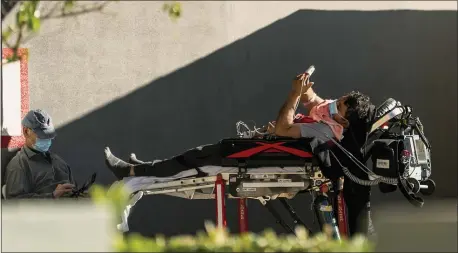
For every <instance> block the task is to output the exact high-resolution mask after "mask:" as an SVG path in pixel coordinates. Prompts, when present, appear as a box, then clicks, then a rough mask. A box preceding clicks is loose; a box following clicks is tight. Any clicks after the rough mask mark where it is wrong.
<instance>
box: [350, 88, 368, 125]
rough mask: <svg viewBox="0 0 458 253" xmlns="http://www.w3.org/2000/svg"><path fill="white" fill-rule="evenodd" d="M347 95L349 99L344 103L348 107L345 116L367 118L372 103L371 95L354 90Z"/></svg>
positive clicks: (357, 118) (358, 118)
mask: <svg viewBox="0 0 458 253" xmlns="http://www.w3.org/2000/svg"><path fill="white" fill-rule="evenodd" d="M346 96H347V100H346V101H345V103H344V104H345V105H346V106H347V107H348V108H347V113H346V115H345V118H347V119H353V120H362V119H366V118H367V117H368V116H369V115H368V114H369V108H370V106H371V105H372V103H371V102H370V98H369V96H367V95H364V94H362V93H361V92H359V91H352V92H350V93H348V94H347V95H346Z"/></svg>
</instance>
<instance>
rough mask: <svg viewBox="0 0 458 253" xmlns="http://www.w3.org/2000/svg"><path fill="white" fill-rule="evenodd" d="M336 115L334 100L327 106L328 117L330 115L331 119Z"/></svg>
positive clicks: (335, 102) (335, 101)
mask: <svg viewBox="0 0 458 253" xmlns="http://www.w3.org/2000/svg"><path fill="white" fill-rule="evenodd" d="M338 113H339V112H338V111H337V100H334V101H332V102H331V103H330V104H329V115H331V117H332V116H333V115H334V114H338Z"/></svg>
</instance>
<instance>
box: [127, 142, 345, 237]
mask: <svg viewBox="0 0 458 253" xmlns="http://www.w3.org/2000/svg"><path fill="white" fill-rule="evenodd" d="M307 141H308V140H306V139H304V140H294V139H278V138H272V139H262V140H260V139H256V141H253V140H252V139H225V140H223V141H222V142H221V144H222V152H223V155H224V156H223V157H224V159H223V162H222V165H223V166H204V167H201V168H199V171H200V173H203V174H205V175H206V176H204V177H198V176H197V175H198V173H199V172H198V171H197V170H195V169H191V170H188V171H183V172H181V173H180V174H179V175H176V176H175V177H170V178H155V177H130V178H125V179H124V180H123V184H124V186H126V189H127V190H128V191H129V193H130V194H132V195H133V197H132V199H131V202H130V203H129V205H128V206H127V208H126V211H125V213H124V216H123V219H122V220H123V222H122V223H121V224H120V225H118V228H119V229H120V230H121V231H127V230H128V225H127V220H128V216H129V213H130V209H131V208H132V207H133V206H134V205H135V203H137V201H139V200H140V199H141V198H142V197H143V196H144V195H158V194H161V195H169V196H173V197H179V198H185V199H192V200H196V199H214V200H215V208H216V225H217V226H220V227H225V226H226V207H225V206H226V205H225V203H226V201H227V199H238V212H239V215H238V218H239V229H240V232H241V233H243V232H246V231H248V209H247V205H246V203H247V199H255V200H257V201H259V202H260V203H261V204H262V205H263V206H265V207H266V208H267V209H268V210H269V211H270V212H271V213H272V215H273V216H274V217H275V219H276V222H277V223H278V224H280V225H281V226H282V227H283V228H285V229H286V230H287V231H288V232H293V231H294V228H293V227H291V226H290V225H288V224H287V223H286V222H285V221H284V220H283V219H282V218H281V217H280V215H279V214H278V212H277V211H276V210H275V209H274V208H273V206H272V204H271V202H272V201H273V200H277V199H278V200H279V201H280V202H281V203H282V205H283V206H284V207H285V208H286V209H287V211H288V213H289V214H290V215H291V216H292V218H293V220H294V223H295V224H296V225H297V224H301V225H303V226H305V227H307V226H306V225H305V223H304V222H303V221H302V220H301V219H300V217H299V216H298V215H297V213H296V212H295V211H294V208H293V207H292V206H291V205H290V204H289V203H288V199H292V198H294V197H295V196H296V195H297V194H300V193H310V194H312V195H313V196H314V199H316V200H317V201H318V200H320V201H327V203H325V204H323V206H322V207H321V206H320V207H318V208H319V209H320V210H321V211H320V212H322V213H330V214H329V215H326V214H318V213H317V215H318V218H319V219H318V221H319V222H320V225H324V224H323V223H324V222H326V223H330V225H331V226H333V227H335V230H336V229H337V224H336V220H335V218H334V217H335V216H334V214H333V210H334V208H333V207H332V201H330V200H329V199H328V198H327V197H328V194H330V193H331V192H333V191H334V187H333V184H332V182H331V181H330V180H329V179H327V178H326V177H325V176H324V175H323V173H322V171H321V169H320V166H319V165H318V161H317V160H316V159H315V158H314V157H313V155H312V154H311V153H310V152H307V151H304V150H307V149H308V148H306V146H307V143H308V142H307ZM280 164H287V165H288V166H284V167H283V166H282V167H280ZM275 165H277V166H275ZM323 198H324V199H323ZM315 204H316V205H318V203H315ZM321 204H322V203H321ZM321 204H320V205H321ZM341 204H342V205H343V203H341ZM339 209H340V210H341V215H342V214H344V210H345V208H339ZM320 217H321V218H320ZM345 219H346V218H341V219H340V220H342V221H344V220H345ZM341 227H342V229H344V228H345V227H346V226H343V225H342V226H341ZM309 232H310V233H312V231H311V230H310V229H309ZM342 233H344V234H345V233H346V230H344V231H340V233H339V231H335V233H334V235H335V237H336V238H339V237H340V235H341V234H342Z"/></svg>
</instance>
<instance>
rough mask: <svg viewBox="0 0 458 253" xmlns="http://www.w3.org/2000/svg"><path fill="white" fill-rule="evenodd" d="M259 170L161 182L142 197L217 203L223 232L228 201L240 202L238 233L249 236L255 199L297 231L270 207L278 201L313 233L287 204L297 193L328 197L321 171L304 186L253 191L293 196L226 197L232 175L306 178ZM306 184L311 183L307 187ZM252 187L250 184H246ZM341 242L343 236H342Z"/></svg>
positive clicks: (341, 220)
mask: <svg viewBox="0 0 458 253" xmlns="http://www.w3.org/2000/svg"><path fill="white" fill-rule="evenodd" d="M255 171H256V169H254V170H250V172H246V171H244V172H241V171H240V170H239V172H238V173H234V172H228V173H219V174H217V175H215V176H207V177H200V178H184V179H179V180H174V181H170V182H162V183H156V184H153V185H152V186H151V187H149V188H148V189H147V190H141V192H142V194H143V195H169V196H173V197H179V198H185V199H190V200H194V199H215V211H216V213H215V216H216V226H217V227H220V228H226V227H227V221H226V200H227V199H237V200H238V208H237V209H238V223H239V224H238V225H239V233H245V232H248V231H249V230H248V227H249V226H248V207H247V199H249V198H251V199H256V200H258V201H259V202H260V203H261V204H262V205H263V206H264V207H266V208H267V209H268V210H269V212H271V214H272V215H273V216H274V217H275V219H276V223H278V224H279V225H281V226H282V227H283V228H284V229H285V230H287V231H288V232H291V233H294V229H293V228H292V227H291V226H289V225H288V224H287V223H286V222H284V221H283V219H282V218H281V217H280V215H279V214H278V212H276V211H275V209H274V208H273V206H272V204H271V200H276V199H279V200H280V202H281V204H282V205H283V206H284V207H285V208H286V209H287V211H288V213H289V214H290V215H291V217H292V218H293V223H294V224H296V225H302V226H304V227H306V229H308V231H309V232H310V233H312V230H311V229H309V228H307V226H306V225H305V223H304V222H303V221H302V220H301V218H300V217H299V215H298V214H297V213H296V212H295V211H294V209H293V207H292V206H291V205H290V204H289V203H288V201H287V199H292V198H294V197H295V196H296V195H297V194H298V193H302V192H310V193H312V194H326V193H327V192H328V191H329V190H330V189H332V188H333V187H332V182H331V181H330V180H328V179H326V178H324V176H323V174H322V173H321V171H315V172H313V173H312V174H313V175H311V176H310V177H307V176H306V177H304V178H303V179H304V182H303V183H302V184H300V182H265V183H263V182H261V183H260V182H256V183H252V185H248V186H251V187H280V188H285V189H286V188H287V187H290V188H295V190H294V191H293V192H284V193H280V194H274V195H271V196H258V197H245V198H242V197H237V196H232V195H231V194H229V193H226V187H228V186H229V184H230V182H229V178H230V175H234V174H240V173H245V174H275V175H278V174H288V175H301V176H304V175H306V173H305V171H304V172H258V173H257V172H255ZM305 180H309V181H311V182H312V183H311V184H310V185H309V186H308V187H306V183H305ZM245 184H250V183H245ZM341 185H343V184H339V190H340V192H339V193H338V194H337V200H338V201H337V213H336V216H337V220H338V227H339V231H340V235H341V236H347V235H348V229H347V222H346V221H347V219H346V207H345V201H344V199H343V194H342V191H341V190H342V187H341ZM339 238H340V236H339Z"/></svg>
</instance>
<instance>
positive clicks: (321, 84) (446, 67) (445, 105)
mask: <svg viewBox="0 0 458 253" xmlns="http://www.w3.org/2000/svg"><path fill="white" fill-rule="evenodd" d="M253 18H256V17H255V16H253ZM456 21H457V20H456V12H455V11H379V12H359V11H341V12H340V11H297V12H295V13H292V14H291V15H289V16H287V17H286V18H284V19H281V20H278V21H277V22H275V23H273V24H271V25H269V26H267V27H265V28H263V29H260V30H258V31H257V32H255V33H253V34H251V35H249V36H247V37H245V38H243V39H240V40H238V41H236V42H234V43H232V44H230V45H228V46H226V47H224V48H222V49H220V50H217V51H216V52H214V53H212V54H210V55H208V56H206V57H204V58H202V59H200V60H197V61H195V62H193V63H192V64H190V65H188V66H186V67H184V68H182V69H179V70H177V71H175V72H173V73H171V74H169V75H166V76H164V77H162V78H160V79H157V80H154V81H152V82H151V83H150V84H148V85H146V86H145V87H143V88H140V89H138V90H136V91H134V92H132V93H131V94H129V95H127V96H125V97H122V98H120V99H118V100H116V101H114V102H112V103H110V104H108V105H106V106H104V107H103V108H100V109H98V110H95V111H94V112H92V113H90V114H88V115H86V116H84V117H82V118H81V119H79V120H76V121H74V122H72V123H70V124H68V125H66V126H64V127H62V128H60V129H59V137H58V139H57V140H56V142H55V144H54V147H53V148H54V151H55V152H57V153H59V154H60V155H61V156H62V157H63V158H65V159H66V160H67V161H68V162H69V163H70V164H71V165H72V166H73V168H74V171H75V173H76V177H77V179H78V180H84V179H86V178H87V177H88V176H89V175H90V173H91V172H93V171H96V172H98V174H99V178H98V180H99V182H100V183H103V184H109V183H111V182H113V180H114V177H113V176H112V175H111V174H110V172H109V171H108V170H107V169H106V168H105V165H104V162H103V148H104V147H105V146H110V147H111V148H112V151H113V152H114V153H115V154H117V155H119V156H121V157H124V158H126V159H127V157H128V155H129V153H130V152H135V153H136V154H137V155H138V157H140V158H143V159H154V158H165V157H169V156H172V155H174V154H177V153H180V152H181V151H184V150H186V149H188V148H191V147H194V146H197V145H201V144H206V143H213V142H217V141H218V140H220V139H222V138H225V137H230V136H234V134H235V122H236V121H238V120H254V121H256V122H257V123H258V124H259V125H261V124H263V123H264V122H267V121H268V120H272V119H275V117H276V115H277V112H278V109H279V107H280V106H281V104H282V103H283V101H284V99H285V98H286V95H287V92H288V91H289V89H290V87H291V81H290V80H291V78H292V77H294V75H296V74H297V73H298V72H301V71H303V70H305V69H306V68H307V67H308V66H309V65H311V64H314V65H315V66H316V68H317V71H316V73H315V74H314V76H313V81H315V89H316V91H317V92H318V93H319V94H320V95H322V96H324V97H338V96H340V95H342V94H343V93H345V92H348V91H351V90H360V91H362V92H364V93H367V94H368V95H370V96H371V97H372V99H373V101H374V103H377V104H378V103H381V102H382V101H383V100H384V99H386V98H388V97H394V98H396V99H398V100H400V101H402V102H403V103H404V104H410V105H412V106H413V108H414V110H415V113H416V114H417V115H418V116H420V118H421V119H422V121H423V124H424V126H425V130H426V135H427V137H428V138H429V139H430V141H431V143H432V146H433V178H434V179H435V180H436V183H437V192H436V196H441V197H454V196H456V177H457V173H456V170H457V163H456V154H457V146H456V145H457V144H456V139H457V135H456V129H457V119H456V116H457V111H456V108H457V101H456V98H457V97H456V94H457V88H456V86H457V74H456V69H457V51H456V47H457V34H456V31H457V25H456ZM120 50H125V48H120ZM190 50H191V49H190ZM392 196H394V197H392V198H402V197H401V194H400V193H393V194H392ZM304 198H305V197H300V198H297V199H295V200H294V203H295V205H296V206H299V207H300V211H301V214H302V215H303V216H306V215H307V212H308V211H307V210H308V209H309V203H308V202H306V201H304ZM386 198H387V197H386V196H380V194H376V201H375V202H377V201H378V200H382V199H386ZM234 204H235V202H234V201H229V210H232V211H233V214H230V215H229V222H230V223H233V225H236V218H235V211H236V207H235V205H234ZM426 204H427V203H426ZM249 208H250V210H249V212H250V214H251V215H250V219H251V220H250V227H251V229H252V230H254V231H259V230H261V229H263V228H265V227H274V228H278V227H277V225H275V223H274V221H273V220H272V219H271V218H270V216H269V214H268V213H267V211H265V210H264V209H261V208H260V207H259V205H258V204H257V203H255V202H250V206H249ZM205 219H214V203H213V202H212V201H188V200H182V199H174V198H172V197H166V196H155V197H147V198H145V199H144V200H143V201H141V202H140V203H139V204H138V206H137V208H136V209H135V211H134V213H133V217H132V220H131V223H132V225H131V227H132V229H133V230H134V231H140V232H142V233H143V234H147V235H151V234H154V233H158V232H160V233H164V234H167V235H170V234H176V233H184V232H185V233H192V232H194V231H195V230H196V229H199V228H203V221H204V220H205ZM308 221H309V222H311V219H308ZM232 228H233V229H235V228H236V227H232Z"/></svg>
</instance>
